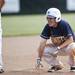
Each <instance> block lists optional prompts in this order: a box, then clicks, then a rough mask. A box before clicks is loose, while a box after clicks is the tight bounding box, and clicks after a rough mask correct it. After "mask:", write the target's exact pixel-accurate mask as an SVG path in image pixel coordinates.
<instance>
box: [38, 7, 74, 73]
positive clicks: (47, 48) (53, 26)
mask: <svg viewBox="0 0 75 75" xmlns="http://www.w3.org/2000/svg"><path fill="white" fill-rule="evenodd" d="M46 19H47V22H48V23H47V24H46V25H45V27H44V29H43V31H42V33H41V35H40V36H41V41H40V45H39V48H38V58H37V67H38V68H39V67H40V66H42V63H41V61H42V58H44V60H45V61H46V62H47V63H48V64H49V65H50V66H51V67H50V68H49V70H48V72H52V71H58V70H62V68H63V63H62V62H61V61H59V60H58V59H57V55H59V54H60V55H61V54H63V53H65V54H66V55H68V56H69V65H70V71H75V62H74V56H75V36H74V33H73V31H72V28H71V26H70V25H69V23H68V22H66V21H65V20H63V19H61V12H60V10H59V9H57V8H50V9H48V10H47V12H46ZM48 39H51V41H50V42H49V43H48V44H47V40H48Z"/></svg>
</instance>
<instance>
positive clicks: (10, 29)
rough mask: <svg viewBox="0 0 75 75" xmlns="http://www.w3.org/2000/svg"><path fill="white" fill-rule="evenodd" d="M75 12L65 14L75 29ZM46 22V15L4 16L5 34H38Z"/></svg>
mask: <svg viewBox="0 0 75 75" xmlns="http://www.w3.org/2000/svg"><path fill="white" fill-rule="evenodd" d="M74 15H75V14H74V13H73V14H63V15H62V17H63V18H64V19H66V20H67V21H68V22H69V23H70V24H71V26H72V28H73V30H74V31H75V28H74V25H75V21H74V20H75V16H74ZM45 24H46V19H45V15H22V16H2V28H3V36H27V35H38V34H40V33H41V31H42V29H43V28H44V25H45Z"/></svg>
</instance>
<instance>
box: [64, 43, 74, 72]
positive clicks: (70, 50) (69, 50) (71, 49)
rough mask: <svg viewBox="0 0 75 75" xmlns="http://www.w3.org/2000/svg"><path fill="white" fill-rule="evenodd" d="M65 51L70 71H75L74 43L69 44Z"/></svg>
mask: <svg viewBox="0 0 75 75" xmlns="http://www.w3.org/2000/svg"><path fill="white" fill-rule="evenodd" d="M65 50H66V52H67V54H68V56H69V65H70V70H71V71H75V60H74V57H75V43H71V44H70V45H69V46H68V47H67V48H66V49H65Z"/></svg>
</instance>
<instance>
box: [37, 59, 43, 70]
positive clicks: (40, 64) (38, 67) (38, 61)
mask: <svg viewBox="0 0 75 75" xmlns="http://www.w3.org/2000/svg"><path fill="white" fill-rule="evenodd" d="M41 67H43V65H42V63H41V59H37V60H36V69H40V68H41Z"/></svg>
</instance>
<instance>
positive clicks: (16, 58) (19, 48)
mask: <svg viewBox="0 0 75 75" xmlns="http://www.w3.org/2000/svg"><path fill="white" fill-rule="evenodd" d="M39 40H40V37H39V36H31V37H6V38H3V61H4V66H5V73H3V74H2V75H39V74H40V75H50V74H51V75H66V74H67V75H75V73H72V72H69V69H68V68H69V66H68V64H67V58H68V57H67V56H60V57H59V60H61V61H62V62H64V65H65V68H64V69H63V70H62V71H59V72H54V73H47V70H48V65H47V64H46V63H45V62H43V64H44V68H43V69H41V70H35V68H34V67H35V60H36V55H37V47H38V45H39Z"/></svg>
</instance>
